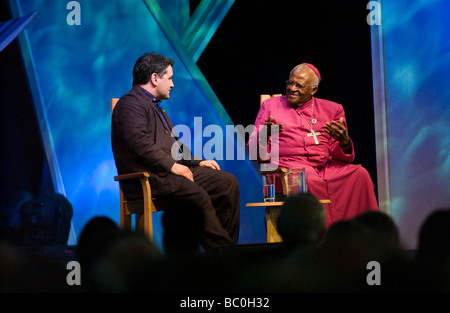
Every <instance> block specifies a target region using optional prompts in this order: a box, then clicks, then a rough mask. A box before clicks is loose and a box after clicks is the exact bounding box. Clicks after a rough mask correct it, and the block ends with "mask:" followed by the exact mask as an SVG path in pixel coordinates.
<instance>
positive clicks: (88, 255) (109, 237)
mask: <svg viewBox="0 0 450 313" xmlns="http://www.w3.org/2000/svg"><path fill="white" fill-rule="evenodd" d="M119 234H120V229H119V227H118V226H117V224H116V223H115V222H114V221H113V220H112V219H110V218H109V217H106V216H96V217H94V218H92V219H91V220H89V221H88V222H87V223H86V225H85V226H84V227H83V229H82V231H81V233H80V237H79V238H78V245H77V249H76V251H75V256H76V259H77V261H78V262H79V263H80V265H81V266H82V268H83V276H84V278H83V279H84V281H85V284H86V285H87V286H88V287H89V288H91V287H92V288H93V286H91V283H93V276H92V275H93V266H94V264H95V263H96V262H97V261H98V260H99V258H101V257H102V256H103V255H104V253H105V251H106V249H107V248H108V247H109V245H110V244H111V243H112V242H113V241H114V240H115V239H116V238H117V237H118V236H119Z"/></svg>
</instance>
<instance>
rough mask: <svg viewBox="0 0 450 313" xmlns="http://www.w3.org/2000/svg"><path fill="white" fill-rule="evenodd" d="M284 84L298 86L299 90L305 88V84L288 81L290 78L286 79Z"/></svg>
mask: <svg viewBox="0 0 450 313" xmlns="http://www.w3.org/2000/svg"><path fill="white" fill-rule="evenodd" d="M286 86H288V87H295V88H298V89H300V90H304V89H306V88H307V87H306V86H302V85H299V84H297V83H296V82H293V81H290V80H287V81H286Z"/></svg>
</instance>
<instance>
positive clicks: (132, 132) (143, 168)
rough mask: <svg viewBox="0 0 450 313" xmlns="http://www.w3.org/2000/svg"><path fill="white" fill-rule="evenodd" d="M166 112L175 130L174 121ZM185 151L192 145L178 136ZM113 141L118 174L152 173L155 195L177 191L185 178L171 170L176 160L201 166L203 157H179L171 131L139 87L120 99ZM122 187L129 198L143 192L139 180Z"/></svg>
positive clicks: (166, 194) (114, 115)
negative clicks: (175, 151)
mask: <svg viewBox="0 0 450 313" xmlns="http://www.w3.org/2000/svg"><path fill="white" fill-rule="evenodd" d="M163 114H164V115H165V117H166V120H167V122H168V123H169V126H170V128H171V129H172V128H173V126H172V123H171V121H170V119H169V117H168V116H167V114H166V113H165V112H163ZM175 139H176V140H177V141H178V143H179V145H180V146H181V147H182V149H183V151H184V152H185V155H186V152H188V154H190V150H189V148H188V147H186V146H184V145H182V144H181V142H180V141H179V140H178V138H175ZM111 143H112V149H113V154H114V160H115V163H116V167H117V172H118V174H126V173H132V172H149V173H150V186H151V188H152V196H155V197H158V196H162V197H164V196H168V195H170V194H171V193H173V192H174V191H176V190H177V189H178V188H179V186H180V184H182V183H185V178H184V177H182V176H179V175H174V174H172V173H170V169H171V168H172V166H173V164H174V163H175V162H178V163H181V164H184V165H186V166H198V163H200V161H201V160H195V159H194V157H193V156H192V157H191V158H190V159H182V160H178V161H177V160H175V159H174V158H173V157H172V154H171V149H172V145H173V144H174V141H173V138H172V136H171V133H170V132H169V131H167V130H166V128H165V127H164V124H163V122H162V120H161V118H160V116H159V115H158V113H157V112H156V109H155V107H154V105H153V103H152V102H151V101H150V99H149V98H148V97H147V95H146V94H145V93H144V91H143V90H142V89H141V87H139V86H134V87H133V88H132V89H131V90H130V91H129V92H128V93H127V94H126V95H124V96H122V97H121V98H120V99H119V101H118V102H117V104H116V106H115V108H114V111H113V114H112V123H111ZM121 186H122V190H123V192H124V193H125V195H126V196H127V197H128V198H129V199H135V198H139V197H141V195H142V191H141V186H140V184H139V182H133V181H129V182H124V183H122V184H121Z"/></svg>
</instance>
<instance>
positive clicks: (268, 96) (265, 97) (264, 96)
mask: <svg viewBox="0 0 450 313" xmlns="http://www.w3.org/2000/svg"><path fill="white" fill-rule="evenodd" d="M279 96H282V94H280V93H277V94H273V95H268V94H263V95H261V96H260V104H262V103H263V102H264V101H265V100H267V99H269V98H272V97H279Z"/></svg>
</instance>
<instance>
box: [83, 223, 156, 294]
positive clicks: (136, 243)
mask: <svg viewBox="0 0 450 313" xmlns="http://www.w3.org/2000/svg"><path fill="white" fill-rule="evenodd" d="M162 261H163V254H162V253H161V251H160V250H159V249H158V248H157V247H156V246H155V245H154V244H153V243H152V242H151V241H150V240H149V239H148V238H147V237H146V236H145V234H144V233H142V232H131V231H122V232H121V233H120V234H119V236H116V237H115V238H114V240H112V241H111V242H110V243H109V244H108V246H107V248H106V249H105V251H104V253H103V254H102V255H101V256H100V257H98V258H97V260H96V261H95V263H93V264H92V275H93V279H94V281H95V286H96V289H97V291H99V292H114V293H116V292H131V291H141V290H134V287H135V286H134V284H135V281H136V278H137V277H139V276H140V273H141V269H144V268H145V270H146V271H150V270H152V269H153V268H155V266H156V265H158V264H159V263H160V262H162ZM145 283H146V284H154V285H158V282H156V281H152V280H148V281H146V282H145Z"/></svg>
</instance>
